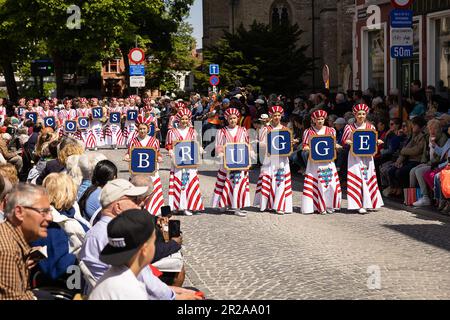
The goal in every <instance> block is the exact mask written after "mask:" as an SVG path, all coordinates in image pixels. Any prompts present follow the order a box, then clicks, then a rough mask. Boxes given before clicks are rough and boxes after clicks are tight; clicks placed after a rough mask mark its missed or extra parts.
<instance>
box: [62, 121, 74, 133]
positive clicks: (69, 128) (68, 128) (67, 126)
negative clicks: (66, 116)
mask: <svg viewBox="0 0 450 320" xmlns="http://www.w3.org/2000/svg"><path fill="white" fill-rule="evenodd" d="M64 131H65V132H69V133H71V132H72V133H73V132H77V122H76V121H75V120H66V122H64Z"/></svg>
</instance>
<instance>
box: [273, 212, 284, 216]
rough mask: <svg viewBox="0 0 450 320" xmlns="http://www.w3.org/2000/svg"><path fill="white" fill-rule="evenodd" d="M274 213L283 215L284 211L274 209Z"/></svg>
mask: <svg viewBox="0 0 450 320" xmlns="http://www.w3.org/2000/svg"><path fill="white" fill-rule="evenodd" d="M275 213H276V214H279V215H280V216H283V215H284V212H283V211H275Z"/></svg>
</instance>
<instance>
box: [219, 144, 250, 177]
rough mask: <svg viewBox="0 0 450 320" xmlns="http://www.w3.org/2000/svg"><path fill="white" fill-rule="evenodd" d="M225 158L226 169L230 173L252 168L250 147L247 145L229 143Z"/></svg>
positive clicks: (226, 146) (226, 147)
mask: <svg viewBox="0 0 450 320" xmlns="http://www.w3.org/2000/svg"><path fill="white" fill-rule="evenodd" d="M224 157H225V161H224V167H225V169H226V170H228V171H243V170H248V169H250V167H251V164H250V147H249V145H248V144H246V143H227V144H226V145H225V152H224Z"/></svg>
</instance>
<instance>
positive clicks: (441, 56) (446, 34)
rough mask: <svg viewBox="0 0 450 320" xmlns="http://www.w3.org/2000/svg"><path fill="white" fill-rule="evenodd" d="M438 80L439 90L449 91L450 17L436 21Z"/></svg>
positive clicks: (436, 81) (436, 80) (436, 79)
mask: <svg viewBox="0 0 450 320" xmlns="http://www.w3.org/2000/svg"><path fill="white" fill-rule="evenodd" d="M435 43H436V51H435V54H436V59H435V61H436V78H435V83H436V86H437V87H438V89H444V91H447V88H448V87H449V83H450V17H445V18H441V19H438V20H436V41H435Z"/></svg>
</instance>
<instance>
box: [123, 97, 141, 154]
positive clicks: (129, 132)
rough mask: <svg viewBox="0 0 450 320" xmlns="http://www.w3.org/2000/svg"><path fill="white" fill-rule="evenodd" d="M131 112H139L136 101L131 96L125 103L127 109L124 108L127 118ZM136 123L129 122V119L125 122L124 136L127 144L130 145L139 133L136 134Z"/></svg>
mask: <svg viewBox="0 0 450 320" xmlns="http://www.w3.org/2000/svg"><path fill="white" fill-rule="evenodd" d="M129 110H136V111H138V112H139V108H138V107H137V106H136V100H135V99H134V98H133V96H131V97H130V98H129V99H128V100H127V101H126V103H125V107H124V108H123V113H124V116H125V118H126V117H127V112H128V111H129ZM135 129H136V126H135V122H134V121H129V120H128V119H126V120H125V126H124V130H123V135H124V137H125V139H126V144H127V145H129V144H130V142H131V141H132V140H133V139H134V138H135V137H136V135H137V132H136V133H135Z"/></svg>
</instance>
